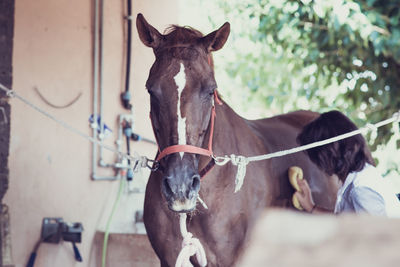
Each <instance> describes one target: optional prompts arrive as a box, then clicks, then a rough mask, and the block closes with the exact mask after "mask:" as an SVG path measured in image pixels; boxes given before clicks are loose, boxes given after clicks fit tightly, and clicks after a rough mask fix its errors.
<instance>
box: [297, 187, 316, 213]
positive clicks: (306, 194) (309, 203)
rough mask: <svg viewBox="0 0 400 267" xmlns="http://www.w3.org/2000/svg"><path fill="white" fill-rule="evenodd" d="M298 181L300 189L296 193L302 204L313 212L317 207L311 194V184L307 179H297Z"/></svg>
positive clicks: (308, 210)
mask: <svg viewBox="0 0 400 267" xmlns="http://www.w3.org/2000/svg"><path fill="white" fill-rule="evenodd" d="M297 183H298V185H299V187H300V191H297V192H296V193H295V195H296V197H297V199H298V201H299V203H300V205H301V206H302V207H303V208H304V209H305V210H306V211H307V212H312V211H313V210H314V208H315V203H314V200H313V198H312V195H311V189H310V186H309V185H308V183H307V180H306V179H302V180H300V179H297Z"/></svg>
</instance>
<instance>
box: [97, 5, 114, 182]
mask: <svg viewBox="0 0 400 267" xmlns="http://www.w3.org/2000/svg"><path fill="white" fill-rule="evenodd" d="M94 10H95V11H94V16H93V20H94V35H93V123H92V128H93V138H95V139H97V137H99V138H100V141H102V140H103V138H104V122H103V12H104V1H103V0H100V10H99V0H95V2H94ZM99 91H100V111H99V112H100V114H99V113H98V111H97V110H98V106H97V104H98V102H99V96H98V93H99ZM98 117H99V118H100V126H99V125H98V123H97V118H98ZM99 127H100V134H99V135H98V134H97V131H98V128H99ZM99 150H100V159H99V162H98V161H97V159H98V149H97V144H95V143H93V146H92V179H93V180H96V181H99V180H107V181H110V180H117V179H120V178H121V175H120V172H119V171H117V175H116V176H104V177H102V176H97V165H98V164H99V163H100V162H102V161H103V159H102V151H103V149H102V147H100V148H99ZM118 151H120V150H118Z"/></svg>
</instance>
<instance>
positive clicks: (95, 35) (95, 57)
mask: <svg viewBox="0 0 400 267" xmlns="http://www.w3.org/2000/svg"><path fill="white" fill-rule="evenodd" d="M98 17H99V0H94V16H93V24H94V31H93V122H92V125H91V127H92V129H93V133H92V135H93V138H94V139H97V127H98V125H97V86H98V85H97V82H98V76H97V74H98V61H99V53H98V50H99V43H98V39H99V38H98V33H99V21H98ZM96 171H97V144H95V143H92V179H94V180H96Z"/></svg>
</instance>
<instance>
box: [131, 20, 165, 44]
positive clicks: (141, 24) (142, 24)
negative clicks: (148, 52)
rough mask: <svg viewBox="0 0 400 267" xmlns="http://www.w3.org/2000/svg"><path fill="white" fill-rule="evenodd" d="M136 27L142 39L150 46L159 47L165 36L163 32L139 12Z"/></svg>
mask: <svg viewBox="0 0 400 267" xmlns="http://www.w3.org/2000/svg"><path fill="white" fill-rule="evenodd" d="M136 28H137V31H138V33H139V38H140V40H141V41H142V42H143V43H144V44H145V45H146V46H148V47H152V48H157V47H158V46H159V45H160V43H161V40H162V38H163V36H162V34H161V33H159V32H158V31H157V29H156V28H154V27H153V26H151V25H150V24H149V23H148V22H147V21H146V19H145V18H144V16H143V15H142V14H141V13H139V14H138V15H137V17H136Z"/></svg>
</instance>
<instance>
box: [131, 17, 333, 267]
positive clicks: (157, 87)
mask: <svg viewBox="0 0 400 267" xmlns="http://www.w3.org/2000/svg"><path fill="white" fill-rule="evenodd" d="M136 26H137V29H138V33H139V37H140V40H141V41H142V42H143V43H144V44H145V45H146V46H148V47H151V48H153V51H154V54H155V62H154V64H153V66H152V67H151V69H150V74H149V78H148V80H147V83H146V87H147V90H148V92H149V94H150V98H151V120H152V124H153V130H154V134H155V137H156V139H157V141H158V145H159V149H160V151H162V154H163V155H162V157H160V156H159V157H158V160H159V163H160V168H159V170H158V171H155V172H153V173H152V174H151V176H150V178H149V181H148V184H147V188H146V196H145V204H144V223H145V226H146V230H147V233H148V237H149V239H150V242H151V244H152V246H153V248H154V250H155V252H156V254H157V256H158V257H159V258H160V261H161V266H174V264H175V261H176V259H177V256H178V253H179V251H180V249H181V243H182V237H181V234H180V229H179V216H178V214H179V213H183V212H184V213H188V219H187V225H188V231H190V232H192V233H193V235H194V236H195V237H197V238H198V239H199V240H200V242H201V243H202V245H203V246H204V249H205V253H206V256H207V260H208V266H234V265H235V262H236V261H237V259H238V257H239V255H240V254H241V252H242V250H243V249H244V247H245V244H246V241H247V240H248V237H249V233H250V230H251V229H252V227H253V225H254V222H255V220H256V219H257V217H258V215H259V214H260V212H261V211H262V210H263V209H264V208H266V207H270V206H279V207H291V208H293V206H292V204H291V197H292V194H293V193H294V189H293V188H292V187H291V185H290V184H289V181H288V177H287V171H288V168H289V167H290V166H292V165H297V166H300V167H301V168H303V170H304V176H305V178H306V179H307V180H308V182H309V184H310V186H311V189H312V191H313V197H314V200H315V202H316V204H317V205H318V206H321V207H325V208H328V209H332V208H333V205H334V202H335V198H336V195H335V194H336V192H335V191H334V190H333V189H332V187H331V186H330V181H331V179H330V178H328V177H326V175H325V174H324V173H323V172H321V171H320V170H319V169H318V168H317V167H316V166H315V165H314V164H313V163H311V161H310V160H309V159H308V157H307V156H305V154H303V153H297V154H292V155H288V156H284V157H281V158H273V159H270V160H264V161H259V162H254V163H250V164H249V165H248V166H247V173H246V176H245V180H244V184H243V187H242V188H241V189H240V190H239V191H238V192H237V193H234V188H235V175H236V169H237V168H236V166H233V165H232V164H226V165H224V166H214V167H213V168H210V166H212V163H213V162H212V158H211V157H209V156H204V155H207V153H208V152H209V153H210V154H214V155H218V156H223V155H230V154H236V155H244V156H254V155H261V154H266V153H270V152H275V151H279V150H283V149H288V148H292V147H295V146H296V136H297V134H298V133H299V131H300V129H301V128H302V127H303V126H304V125H305V124H306V123H308V122H310V121H311V120H313V119H314V118H315V117H316V116H318V114H317V113H313V112H309V111H296V112H292V113H288V114H284V115H280V116H276V117H272V118H267V119H262V120H254V121H250V120H246V119H244V118H242V117H240V116H238V115H237V114H236V113H235V112H234V111H233V110H232V109H231V108H230V107H229V106H228V105H227V104H226V103H225V102H222V105H217V104H216V105H215V107H214V102H215V101H214V97H216V93H215V90H216V88H217V84H216V81H215V78H214V71H213V63H212V58H211V52H213V51H217V50H219V49H220V48H222V47H223V45H224V44H225V42H226V40H227V38H228V35H229V32H230V25H229V23H225V24H224V25H223V26H222V27H221V28H219V29H218V30H216V31H214V32H212V33H210V34H208V35H206V36H203V35H202V34H201V33H200V32H198V31H196V30H194V29H192V28H187V27H178V26H172V27H171V28H169V30H168V32H167V33H165V34H161V33H160V32H158V31H157V30H156V29H155V28H154V27H152V26H151V25H150V24H149V23H148V22H147V21H146V20H145V19H144V17H143V16H142V15H141V14H139V15H138V16H137V20H136ZM216 100H218V99H216ZM214 112H215V114H216V116H215V121H214V116H213V114H214ZM212 124H214V125H212ZM210 140H212V143H211V142H210ZM171 146H172V147H173V148H175V149H171V150H169V151H167V152H165V151H166V150H165V149H167V150H168V149H169V148H171ZM209 146H211V147H209ZM182 147H183V148H184V149H181V148H182ZM207 147H208V148H207ZM186 148H189V149H188V150H186ZM196 148H200V149H201V151H203V152H204V151H205V153H201V152H193V151H190V149H196ZM199 154H203V155H199ZM210 160H211V161H210ZM210 162H211V164H210ZM205 168H206V169H209V168H210V169H211V170H210V171H209V172H208V173H207V174H206V175H205V176H204V179H201V186H200V178H201V175H204V174H203V173H204V171H203V170H204V169H205ZM198 197H201V198H202V199H203V200H204V202H205V203H206V204H207V206H208V209H206V208H205V207H203V206H201V205H197V204H198V202H197V199H198ZM191 262H192V263H193V264H194V265H195V266H198V263H197V262H196V259H195V258H194V257H192V258H191Z"/></svg>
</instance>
